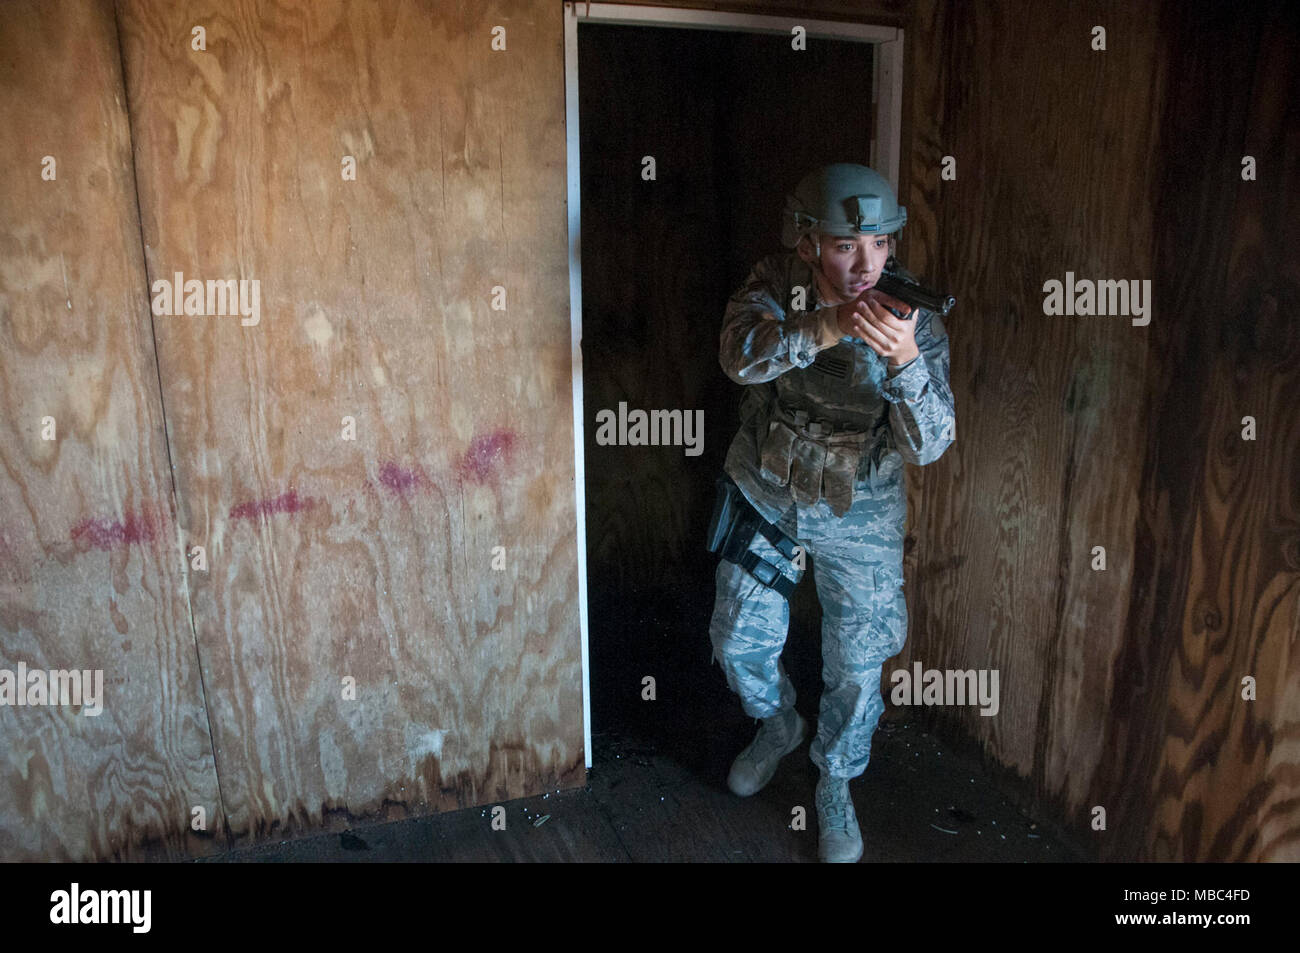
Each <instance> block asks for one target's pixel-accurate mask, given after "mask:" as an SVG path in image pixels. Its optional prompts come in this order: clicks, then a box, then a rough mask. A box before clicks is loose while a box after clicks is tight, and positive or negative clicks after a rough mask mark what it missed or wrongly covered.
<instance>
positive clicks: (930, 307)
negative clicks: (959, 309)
mask: <svg viewBox="0 0 1300 953" xmlns="http://www.w3.org/2000/svg"><path fill="white" fill-rule="evenodd" d="M897 265H898V263H897V262H896V261H894V259H893V258H890V260H889V261H888V262H887V263H886V264H885V270H884V271H883V272H882V273H881V275H880V278H879V280H877V281H876V283H875V284H874V285H872V288H874V289H877V290H879V291H883V292H884V293H885V294H887V295H892V296H893V297H895V298H897V299H898V300H899V301H906V302H907V303H908V304H910V305H911V306H912V307H913V308H925V310H927V311H933V312H935V313H936V314H938V315H940V316H942V317H947V316H948V312H949V311H951V310H952V309H953V308H955V307H956V306H957V299H956V298H954V297H953V296H952V295H950V294H944V293H943V292H942V291H933V290H931V289H930V288H927V287H925V286H924V285H922V284H921V283H920V282H919V281H917V280H916V279H915V278H913V277H912V276H911V275H908V274H906V273H904V272H903V271H902V270H901V269H898V268H897ZM889 310H891V311H893V308H890V309H889ZM896 316H897V317H900V318H901V317H902V315H901V314H897V313H896Z"/></svg>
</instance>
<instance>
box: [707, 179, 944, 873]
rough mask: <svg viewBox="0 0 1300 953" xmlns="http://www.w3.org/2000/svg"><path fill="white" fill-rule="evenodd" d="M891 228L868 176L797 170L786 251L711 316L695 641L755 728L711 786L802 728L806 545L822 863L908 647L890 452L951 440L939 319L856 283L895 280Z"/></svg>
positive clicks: (916, 457) (752, 785) (752, 767)
mask: <svg viewBox="0 0 1300 953" xmlns="http://www.w3.org/2000/svg"><path fill="white" fill-rule="evenodd" d="M906 220H907V210H906V209H904V208H902V207H900V206H899V205H898V202H897V199H896V198H895V196H894V192H893V189H892V188H891V187H890V185H889V183H888V182H887V181H886V180H885V179H884V178H883V177H882V176H880V175H879V174H877V173H876V172H874V171H872V170H871V169H869V168H867V167H866V166H862V165H855V164H850V163H838V164H835V165H829V166H826V167H824V168H821V169H818V170H816V171H814V172H812V173H810V174H809V175H808V176H806V177H805V178H804V179H803V180H802V181H801V182H800V183H799V185H798V187H797V188H796V189H795V192H794V194H793V195H790V196H788V197H787V202H786V210H785V217H784V220H783V223H782V243H783V244H784V245H785V246H786V247H787V248H793V249H795V251H796V253H795V254H791V253H789V252H786V253H782V254H777V255H772V256H769V257H767V258H764V259H763V260H761V261H760V262H758V264H757V265H755V266H754V269H753V271H752V272H751V273H750V275H749V277H748V279H747V280H746V282H745V284H744V285H743V286H742V287H741V288H739V289H738V290H737V291H736V292H735V293H734V294H733V295H732V296H731V298H730V300H729V301H728V303H727V307H726V313H725V316H724V318H723V325H722V334H721V341H720V355H719V356H720V360H721V363H722V369H723V370H724V371H726V373H727V376H728V377H730V378H731V379H732V380H734V381H735V382H736V383H738V384H744V385H746V386H745V393H744V396H743V398H742V400H741V407H740V417H741V427H740V430H739V432H738V433H737V434H736V436H735V439H734V440H733V441H732V443H731V447H730V449H729V451H728V453H727V458H726V464H725V471H726V475H725V477H724V478H723V479H722V480H720V482H719V506H718V510H717V511H715V513H714V521H713V522H714V525H713V527H711V529H710V536H711V538H715V534H717V533H718V532H719V524H721V530H720V532H721V534H722V535H725V534H726V533H727V531H728V529H727V528H728V526H730V527H732V533H731V535H732V539H731V543H732V545H730V546H729V547H726V548H723V549H721V550H720V551H723V553H724V558H723V561H722V562H720V563H719V564H718V570H717V577H716V582H717V596H716V601H715V604H714V610H713V618H712V621H711V623H710V627H709V637H710V641H711V642H712V645H713V658H715V659H718V660H720V661H721V663H722V666H723V670H724V671H725V673H726V678H727V684H728V686H729V687H730V688H731V690H732V691H734V692H736V693H737V694H738V695H739V696H740V699H741V705H742V707H743V709H744V710H745V712H746V713H747V714H749V715H750V716H751V717H753V718H757V719H762V725H761V726H760V727H759V729H758V733H757V736H756V737H755V738H754V741H753V743H752V744H750V745H749V746H748V747H747V748H745V750H744V751H742V752H741V753H740V755H739V756H738V757H737V758H736V760H735V762H734V763H733V765H732V767H731V772H730V775H729V776H728V778H727V783H728V786H729V787H730V788H731V790H732V791H733V792H735V793H736V794H738V795H741V796H747V795H750V794H754V793H755V792H757V791H758V790H760V789H761V788H762V787H763V786H764V785H766V784H767V783H768V781H770V780H771V778H772V775H773V774H774V773H775V771H776V767H777V763H778V762H779V761H780V759H781V758H782V757H783V756H784V755H786V754H788V753H789V752H791V751H793V750H794V749H795V748H797V747H799V745H800V744H801V743H802V742H803V740H804V739H805V738H806V737H807V733H808V725H807V723H806V722H805V721H804V719H803V718H802V717H801V716H800V715H799V713H798V712H797V711H795V708H794V703H795V693H794V688H793V687H792V685H791V683H790V680H789V679H788V678H787V677H786V674H785V670H784V668H783V666H782V664H781V651H782V649H783V647H784V645H785V640H786V635H787V632H788V629H789V620H790V609H789V603H788V602H787V599H788V596H789V594H790V592H791V591H793V588H794V584H795V583H797V582H798V581H799V580H800V579H801V578H802V576H803V568H804V554H807V556H811V557H812V560H813V562H814V564H815V566H816V571H815V580H816V584H817V596H818V600H819V601H820V602H821V607H822V654H823V667H822V677H823V680H824V683H825V684H824V689H823V692H822V696H821V702H820V706H819V710H818V721H817V735H816V738H815V739H814V740H813V742H812V745H811V748H810V752H809V754H810V757H811V759H812V761H813V763H814V764H815V765H817V768H818V770H819V771H820V774H821V779H820V780H819V781H818V784H817V789H816V795H815V798H814V803H815V804H816V808H817V820H818V853H819V856H820V858H821V859H822V860H824V861H838V862H849V863H853V862H856V861H858V860H859V859H860V858H861V857H862V836H861V832H860V830H859V828H858V823H857V817H856V815H855V813H854V810H853V802H852V799H851V798H850V795H849V790H848V782H849V779H851V778H855V777H857V776H859V775H860V774H862V772H863V771H864V770H865V769H866V766H867V761H868V759H869V757H870V750H871V736H872V733H873V732H874V731H875V728H876V723H877V721H878V720H879V718H880V715H881V714H882V713H883V711H884V701H883V699H882V697H881V692H880V678H881V667H882V665H883V664H884V662H885V660H886V659H888V658H890V657H892V656H894V655H897V654H898V653H899V652H900V651H902V648H903V643H904V642H905V640H906V638H907V604H906V601H905V599H904V595H903V588H902V587H903V523H904V519H905V517H906V515H907V494H906V488H905V484H904V478H903V461H907V462H909V463H912V464H915V465H918V466H922V465H924V464H927V463H931V462H933V461H934V460H936V459H938V458H939V456H940V455H941V454H942V453H943V452H944V450H945V449H947V447H948V446H949V444H951V443H952V442H953V440H954V439H955V432H954V427H955V420H956V418H955V414H954V409H953V397H952V391H951V390H950V388H949V384H948V336H947V333H946V331H945V330H944V327H943V324H942V322H941V321H940V318H939V316H938V315H937V314H935V313H933V312H931V311H929V310H926V309H917V310H916V313H915V314H913V313H912V311H913V309H912V308H911V307H910V306H909V305H907V304H905V303H903V302H902V301H899V300H897V299H896V298H893V297H890V296H888V295H885V294H883V293H882V292H879V291H874V290H871V289H872V286H873V285H874V284H875V283H876V281H877V280H878V279H879V277H880V274H881V272H882V270H884V269H885V267H886V265H887V264H888V265H889V267H890V268H891V270H894V271H897V272H901V273H902V274H904V275H907V273H906V272H904V271H903V270H902V269H901V268H899V267H898V266H897V263H896V262H893V261H892V255H893V252H894V249H895V238H896V233H897V232H898V230H899V229H900V228H902V226H903V223H904V222H906ZM888 309H893V311H894V313H891V311H890V310H888ZM737 488H738V489H737ZM747 520H748V522H746V521H747ZM736 527H740V529H739V530H737V529H736ZM755 530H756V531H755ZM751 533H752V539H751ZM737 534H739V535H740V540H739V545H737V544H736V536H737ZM747 540H749V542H748V545H746V541H747ZM712 545H713V543H711V546H712ZM728 550H729V553H728ZM733 560H734V561H733Z"/></svg>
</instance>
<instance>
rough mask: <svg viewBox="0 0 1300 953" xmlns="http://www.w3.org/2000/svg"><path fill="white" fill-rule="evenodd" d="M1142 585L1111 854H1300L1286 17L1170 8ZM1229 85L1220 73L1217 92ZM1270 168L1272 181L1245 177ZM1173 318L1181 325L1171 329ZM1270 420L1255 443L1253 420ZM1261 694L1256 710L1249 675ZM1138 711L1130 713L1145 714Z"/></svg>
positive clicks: (1279, 12) (1294, 236)
mask: <svg viewBox="0 0 1300 953" xmlns="http://www.w3.org/2000/svg"><path fill="white" fill-rule="evenodd" d="M1161 36H1162V38H1163V41H1164V43H1165V45H1166V48H1167V50H1168V57H1169V64H1170V76H1171V77H1182V78H1183V79H1184V81H1182V82H1171V83H1170V84H1169V87H1168V94H1167V95H1168V101H1167V104H1166V108H1165V110H1164V112H1163V115H1162V117H1161V123H1160V136H1161V139H1160V148H1159V151H1158V155H1159V156H1160V169H1161V180H1160V192H1159V195H1160V204H1159V205H1158V207H1157V209H1156V215H1155V221H1156V223H1157V257H1156V277H1157V283H1156V287H1157V292H1156V293H1157V294H1158V295H1161V296H1162V298H1161V299H1160V300H1163V301H1165V302H1167V304H1166V305H1165V309H1164V310H1165V312H1166V313H1168V314H1170V316H1171V320H1167V321H1164V322H1161V323H1160V324H1159V325H1157V324H1156V323H1155V322H1153V326H1152V327H1153V330H1155V332H1156V333H1155V336H1154V342H1155V345H1156V346H1155V347H1154V348H1153V351H1152V357H1153V360H1152V363H1151V366H1150V368H1149V371H1148V393H1147V400H1148V408H1149V409H1148V413H1149V415H1150V418H1151V420H1152V428H1151V435H1152V436H1151V442H1150V445H1149V451H1148V457H1147V464H1146V468H1145V471H1144V474H1143V484H1142V504H1143V505H1142V513H1141V520H1140V521H1139V525H1138V538H1137V549H1136V559H1137V561H1138V563H1139V564H1140V565H1141V566H1143V567H1144V573H1143V575H1144V577H1145V578H1144V580H1143V582H1142V584H1141V585H1135V588H1134V603H1135V609H1134V612H1133V613H1132V614H1131V616H1130V619H1129V624H1128V627H1127V630H1126V635H1127V641H1126V646H1125V652H1124V655H1123V657H1122V658H1121V659H1120V660H1119V662H1118V663H1117V665H1116V669H1115V680H1116V688H1115V695H1116V697H1117V699H1123V700H1125V701H1126V703H1125V704H1120V705H1117V706H1116V712H1115V715H1116V717H1115V722H1114V724H1113V725H1112V728H1111V736H1112V738H1111V739H1110V742H1111V743H1110V747H1111V748H1112V750H1115V751H1118V752H1122V753H1123V757H1122V758H1117V759H1115V760H1114V761H1113V762H1111V763H1109V764H1106V765H1103V770H1102V771H1101V778H1100V781H1099V785H1102V786H1105V787H1106V788H1108V789H1112V790H1125V791H1141V792H1142V798H1141V801H1140V803H1139V805H1138V807H1139V809H1138V810H1136V811H1133V812H1131V813H1126V814H1124V815H1121V817H1120V819H1119V820H1120V823H1119V825H1117V826H1118V829H1117V830H1116V835H1115V841H1116V843H1113V844H1112V843H1110V842H1109V839H1108V842H1107V844H1106V849H1105V854H1106V856H1123V855H1125V854H1126V853H1127V850H1126V848H1125V847H1124V846H1123V842H1134V841H1136V842H1137V843H1139V844H1140V845H1141V852H1142V855H1143V856H1145V857H1150V858H1152V859H1157V860H1191V861H1251V860H1274V861H1287V860H1289V861H1295V860H1297V859H1300V810H1298V809H1297V805H1298V804H1300V798H1297V787H1298V784H1297V780H1296V778H1297V772H1296V761H1297V754H1298V753H1300V748H1298V747H1297V739H1300V667H1298V666H1300V662H1298V661H1297V658H1296V653H1295V646H1296V644H1297V641H1298V638H1297V636H1300V519H1298V518H1297V517H1298V515H1300V497H1297V487H1300V452H1298V451H1300V414H1298V413H1297V411H1296V408H1295V400H1294V395H1295V392H1296V387H1297V370H1296V368H1297V360H1298V358H1300V333H1298V331H1297V329H1298V328H1300V315H1297V300H1298V296H1297V290H1298V289H1300V263H1298V261H1297V258H1296V255H1295V252H1294V249H1295V247H1296V243H1297V240H1300V233H1298V229H1297V219H1298V217H1300V208H1298V207H1297V200H1296V194H1295V183H1296V182H1297V181H1300V159H1298V158H1297V156H1298V155H1300V150H1297V148H1296V144H1297V133H1296V129H1297V128H1298V126H1297V123H1296V117H1295V102H1294V95H1293V93H1292V91H1293V90H1294V88H1295V84H1296V78H1297V76H1300V34H1298V31H1297V25H1296V22H1295V17H1294V11H1289V12H1288V11H1286V8H1285V5H1284V4H1265V5H1260V6H1257V7H1254V8H1251V9H1249V10H1237V9H1234V10H1231V11H1229V10H1219V11H1214V10H1211V9H1209V8H1206V9H1204V10H1199V11H1197V12H1196V13H1195V14H1194V15H1188V14H1187V12H1186V11H1181V10H1176V9H1174V8H1173V7H1170V8H1169V9H1167V10H1166V11H1165V16H1164V17H1163V19H1162V21H1161ZM1211 77H1212V79H1211ZM1246 155H1253V156H1254V157H1255V158H1256V160H1257V162H1258V168H1259V176H1258V179H1257V180H1256V181H1254V182H1246V181H1243V180H1242V179H1241V168H1242V165H1241V160H1242V157H1243V156H1246ZM1175 317H1176V318H1177V320H1173V318H1175ZM1247 415H1249V416H1252V417H1254V418H1255V419H1256V421H1257V426H1258V435H1257V438H1256V440H1254V441H1246V440H1243V439H1242V418H1243V417H1245V416H1247ZM1246 675H1251V676H1253V677H1254V678H1255V679H1256V680H1257V682H1258V700H1256V701H1253V702H1251V701H1244V700H1243V699H1242V697H1241V693H1242V685H1241V681H1242V678H1243V677H1244V676H1246ZM1129 699H1131V700H1132V701H1128V700H1129Z"/></svg>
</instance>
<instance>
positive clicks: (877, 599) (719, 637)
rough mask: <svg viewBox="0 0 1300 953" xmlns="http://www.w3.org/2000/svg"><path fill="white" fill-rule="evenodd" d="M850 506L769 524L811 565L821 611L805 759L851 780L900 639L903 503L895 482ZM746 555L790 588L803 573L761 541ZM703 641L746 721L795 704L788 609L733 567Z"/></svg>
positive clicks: (801, 509) (720, 575)
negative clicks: (777, 570) (785, 656)
mask: <svg viewBox="0 0 1300 953" xmlns="http://www.w3.org/2000/svg"><path fill="white" fill-rule="evenodd" d="M881 489H882V490H884V491H885V492H883V493H881V494H879V495H876V496H872V497H869V498H865V499H861V500H859V501H857V502H856V503H855V504H854V505H853V508H852V509H850V510H849V512H848V513H846V514H845V515H844V517H843V518H840V517H837V516H835V514H834V513H832V512H831V510H830V507H829V506H828V505H827V503H826V501H825V500H822V501H820V502H818V503H817V504H816V505H815V506H805V505H802V504H799V503H796V504H794V505H793V506H791V508H790V509H789V510H787V511H786V513H785V515H784V516H782V518H781V520H780V522H779V523H778V524H777V525H778V526H779V527H780V529H781V530H782V531H783V532H785V533H786V534H787V535H789V536H791V537H792V538H794V539H795V540H797V541H798V542H799V544H800V546H802V547H803V549H804V552H805V553H806V554H807V557H810V558H809V559H805V563H807V562H811V564H812V567H813V578H814V580H815V582H816V584H817V598H818V601H819V602H820V603H821V607H822V680H823V683H824V685H823V690H822V696H821V702H820V706H819V710H818V721H817V736H816V738H815V739H814V740H813V743H812V748H811V751H810V755H811V757H812V761H813V763H814V764H815V765H817V767H818V769H819V770H820V771H821V772H822V773H823V774H829V775H831V776H833V777H839V778H855V777H857V776H858V775H860V774H862V772H863V771H865V770H866V767H867V762H868V760H869V759H870V757H871V736H872V734H874V732H875V730H876V723H877V722H878V721H879V720H880V716H881V715H882V714H883V713H884V710H885V703H884V699H883V697H882V695H881V689H880V677H881V668H882V666H883V665H884V663H885V661H886V660H888V659H889V658H891V657H892V656H894V655H897V654H898V653H899V652H901V651H902V650H903V643H904V642H905V641H906V640H907V603H906V600H905V599H904V595H903V523H904V519H905V517H906V513H907V497H906V494H905V493H904V491H903V488H902V481H901V480H899V481H897V482H895V483H893V484H892V485H890V486H888V488H885V487H882V488H881ZM749 548H750V549H751V550H753V551H754V552H757V553H758V554H759V555H760V556H762V557H763V558H764V559H766V560H767V561H768V562H770V563H772V564H774V565H777V566H780V567H781V569H782V571H783V572H784V573H785V574H786V575H787V576H788V577H789V578H791V579H793V580H794V581H795V582H798V581H799V580H800V579H801V578H802V577H803V573H804V570H803V569H801V568H798V567H797V566H795V565H793V564H792V563H791V562H790V561H789V560H787V559H785V557H783V556H782V555H781V554H780V553H779V552H778V551H777V550H776V548H775V547H773V546H772V545H771V543H769V542H768V541H767V540H766V539H765V538H764V537H763V536H762V535H761V534H755V535H754V541H753V542H752V543H751V544H750V546H749ZM716 582H717V595H716V598H715V602H714V607H713V618H712V621H711V622H710V625H709V639H710V641H711V642H712V643H713V658H714V659H717V660H719V661H720V662H721V664H722V667H723V671H724V672H725V673H726V677H727V685H728V686H729V687H730V688H731V690H732V691H733V692H735V693H736V694H737V695H739V696H740V700H741V705H742V707H743V708H744V710H745V713H746V714H748V715H749V716H750V717H752V718H767V717H770V716H771V715H775V714H777V713H778V712H781V711H785V710H787V709H789V708H792V707H793V706H794V702H795V691H794V686H793V685H792V684H791V683H790V679H789V678H788V677H787V676H786V673H785V669H784V667H783V666H782V664H781V653H782V650H783V649H784V648H785V641H786V636H787V634H788V633H789V626H790V606H789V603H787V602H786V600H785V599H784V598H782V597H781V595H780V593H778V592H776V591H775V590H773V589H769V588H768V587H767V586H764V585H763V584H762V583H760V582H759V581H758V580H757V579H755V578H754V577H753V576H751V575H750V574H749V573H747V572H746V571H745V570H744V569H742V568H740V567H739V566H737V565H736V564H735V563H731V562H727V561H725V560H723V561H721V562H720V563H719V564H718V570H717V576H716Z"/></svg>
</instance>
